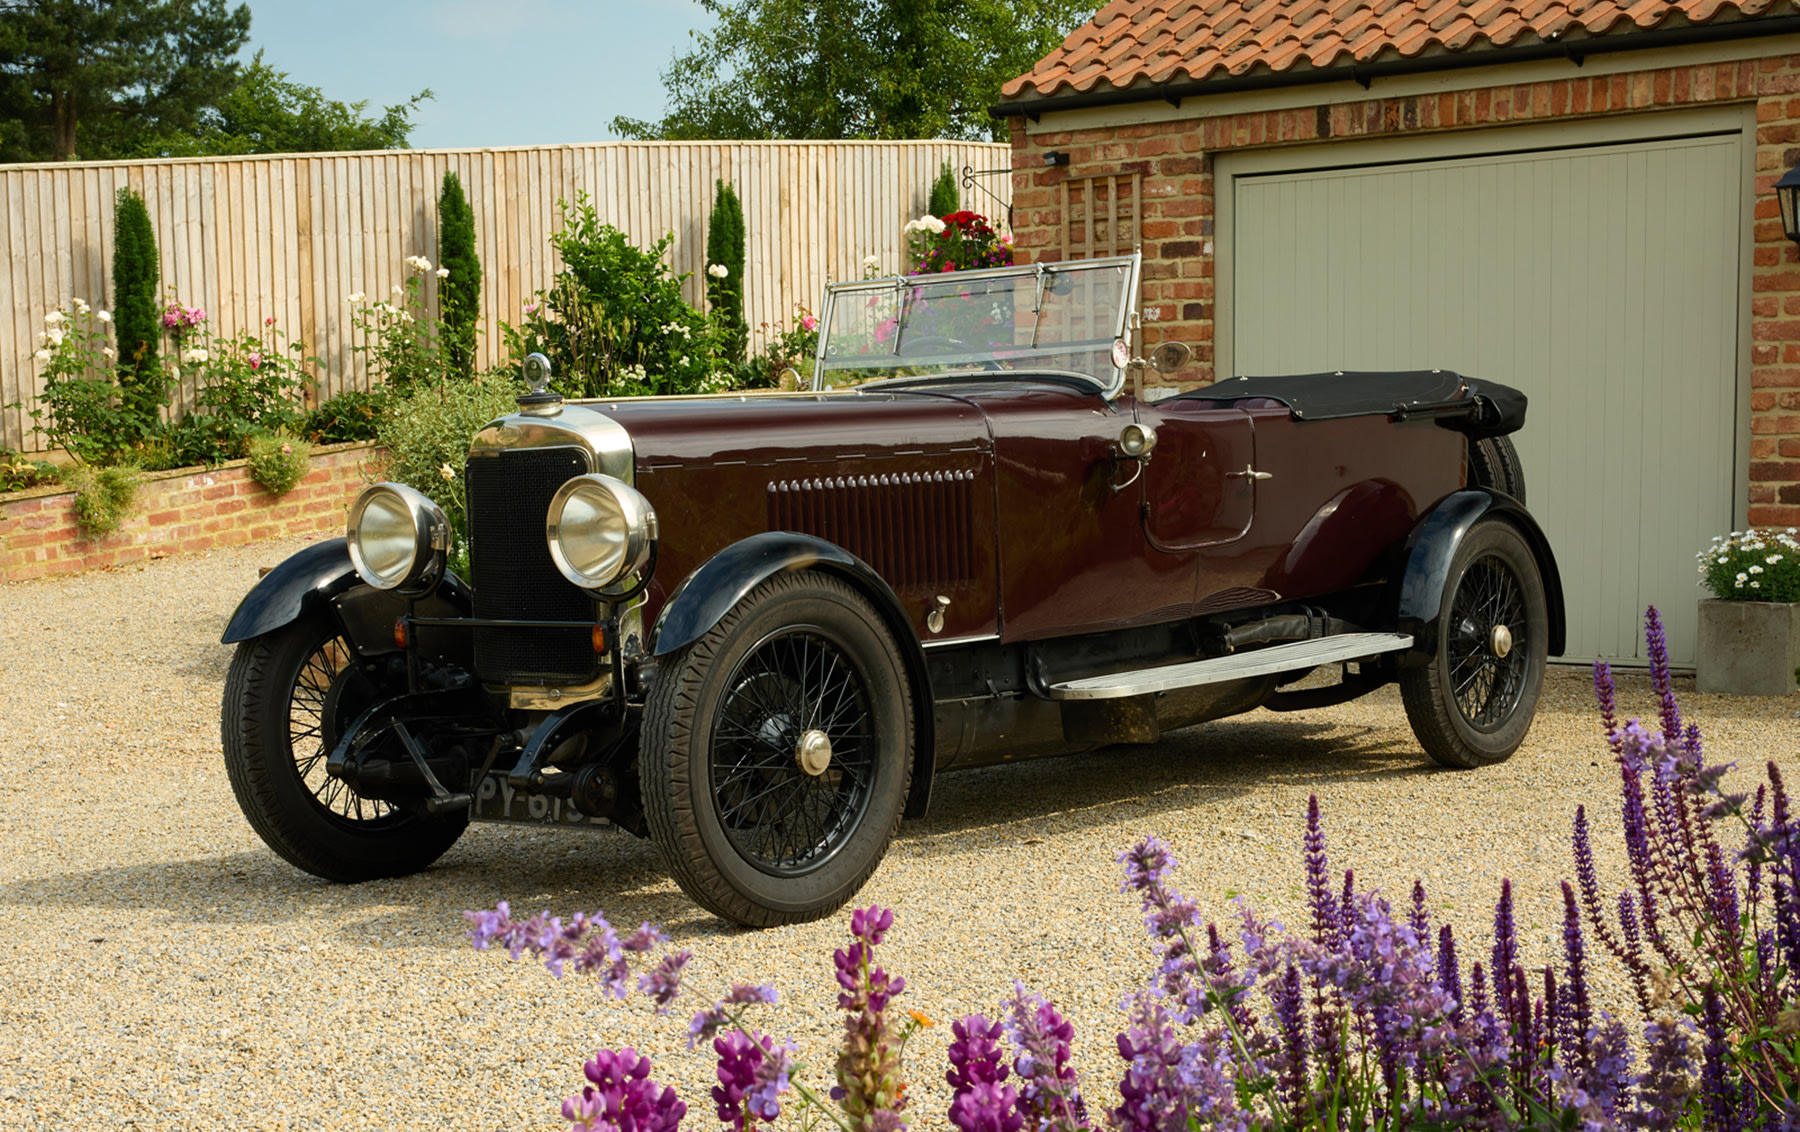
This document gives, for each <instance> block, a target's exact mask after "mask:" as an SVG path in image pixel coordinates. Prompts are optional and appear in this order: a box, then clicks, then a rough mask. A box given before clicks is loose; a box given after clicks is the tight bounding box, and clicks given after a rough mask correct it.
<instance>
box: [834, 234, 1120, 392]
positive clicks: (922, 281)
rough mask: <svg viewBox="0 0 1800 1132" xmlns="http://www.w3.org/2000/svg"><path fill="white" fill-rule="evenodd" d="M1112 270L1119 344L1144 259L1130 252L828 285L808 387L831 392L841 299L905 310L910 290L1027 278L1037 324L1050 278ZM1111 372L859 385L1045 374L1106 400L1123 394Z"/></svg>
mask: <svg viewBox="0 0 1800 1132" xmlns="http://www.w3.org/2000/svg"><path fill="white" fill-rule="evenodd" d="M1115 267H1122V268H1124V269H1125V282H1124V285H1123V294H1124V301H1123V302H1121V303H1120V304H1119V308H1118V311H1117V318H1116V321H1115V325H1114V326H1113V327H1112V337H1113V339H1114V340H1115V341H1120V340H1125V338H1126V334H1127V332H1128V331H1129V329H1131V328H1132V327H1133V326H1134V325H1135V323H1136V320H1137V301H1138V287H1139V284H1140V282H1141V275H1142V270H1143V257H1142V255H1141V254H1140V253H1138V252H1132V253H1131V254H1130V255H1122V256H1106V257H1101V258H1096V259H1077V260H1065V261H1058V262H1053V263H1032V264H1018V265H1014V266H1011V267H992V268H986V269H984V270H980V271H958V272H955V273H953V274H950V275H949V277H948V278H946V275H941V274H940V275H896V276H884V277H882V278H879V279H858V280H852V281H849V282H844V283H827V284H826V285H825V296H824V300H823V301H822V302H821V304H820V310H819V344H818V347H817V350H816V352H815V353H814V356H813V373H812V381H811V383H810V385H811V388H812V390H813V391H814V392H826V391H828V390H829V389H830V388H831V387H829V386H827V385H826V383H825V376H826V372H827V367H826V360H825V355H826V351H827V349H828V339H829V336H830V333H831V327H832V326H833V325H834V322H833V313H834V308H835V306H836V304H837V303H838V301H839V300H840V298H842V299H854V298H864V299H867V298H869V297H872V296H877V295H882V294H892V295H894V296H895V299H896V302H897V303H900V304H901V305H903V306H904V304H905V303H906V299H905V292H906V290H907V289H908V288H914V289H917V288H921V287H924V286H928V285H930V284H934V283H947V282H951V281H952V280H954V281H957V282H962V281H968V282H979V281H981V280H984V279H1031V280H1033V281H1034V285H1035V289H1036V297H1035V299H1034V305H1033V307H1032V314H1033V316H1034V317H1035V318H1036V319H1038V320H1039V321H1040V322H1041V320H1042V317H1043V311H1044V295H1045V293H1046V291H1047V289H1048V288H1049V285H1050V283H1051V281H1052V279H1053V278H1054V277H1055V276H1056V275H1059V274H1064V275H1066V274H1071V273H1074V272H1079V271H1099V270H1105V269H1107V268H1115ZM902 335H903V331H901V332H897V333H896V334H895V335H894V349H895V351H896V352H898V350H899V349H900V342H901V338H902ZM1034 337H1035V331H1034ZM1127 345H1129V342H1127ZM896 368H900V367H896ZM1111 369H1112V376H1111V379H1110V380H1101V379H1100V378H1099V377H1096V376H1095V375H1094V374H1091V373H1084V372H1082V371H1080V370H1068V369H1058V368H1054V367H1050V366H1038V367H1031V368H1025V369H1019V370H990V369H983V368H970V369H966V370H959V369H954V368H952V369H947V370H944V371H942V372H941V373H936V374H930V375H917V374H903V373H895V374H894V375H892V376H891V377H885V378H874V379H871V380H869V381H867V382H866V383H865V384H864V385H862V386H860V388H872V387H876V386H880V385H885V384H887V383H888V382H890V381H916V380H919V378H920V377H922V376H930V377H934V378H936V377H951V376H956V375H959V374H964V373H967V374H970V375H972V376H976V377H979V378H981V379H982V380H1008V379H1009V378H1012V377H1013V376H1014V375H1016V377H1017V378H1018V379H1023V380H1029V379H1030V378H1031V377H1032V376H1034V375H1039V374H1047V375H1055V376H1057V377H1073V378H1076V379H1078V380H1080V381H1082V382H1085V383H1086V384H1089V385H1091V386H1093V387H1094V388H1095V389H1096V390H1097V391H1098V392H1099V393H1100V395H1101V396H1103V397H1105V398H1106V399H1107V400H1109V401H1110V400H1112V399H1113V398H1115V397H1117V396H1118V395H1119V394H1120V393H1121V392H1123V391H1124V388H1125V377H1126V370H1125V367H1121V366H1112V367H1111Z"/></svg>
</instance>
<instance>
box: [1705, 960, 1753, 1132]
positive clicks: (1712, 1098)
mask: <svg viewBox="0 0 1800 1132" xmlns="http://www.w3.org/2000/svg"><path fill="white" fill-rule="evenodd" d="M1700 1028H1701V1032H1702V1033H1703V1034H1705V1036H1706V1044H1705V1046H1704V1047H1703V1048H1702V1050H1701V1055H1702V1063H1701V1069H1700V1096H1701V1100H1702V1103H1703V1104H1704V1105H1705V1106H1706V1115H1707V1119H1706V1128H1707V1130H1708V1132H1741V1130H1742V1128H1743V1122H1742V1120H1741V1119H1740V1114H1739V1111H1738V1096H1737V1087H1736V1085H1735V1083H1734V1082H1733V1081H1732V1080H1731V1078H1730V1076H1729V1071H1730V1070H1729V1065H1728V1061H1729V1058H1730V1056H1731V1047H1730V1044H1729V1042H1728V1040H1727V1036H1726V1029H1725V1009H1724V1005H1723V1003H1721V1002H1720V1001H1719V988H1718V986H1717V984H1715V983H1710V982H1709V983H1707V984H1706V989H1705V990H1704V991H1703V992H1702V993H1701V1000H1700Z"/></svg>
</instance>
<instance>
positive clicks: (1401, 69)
mask: <svg viewBox="0 0 1800 1132" xmlns="http://www.w3.org/2000/svg"><path fill="white" fill-rule="evenodd" d="M1795 33H1800V16H1775V17H1769V18H1764V19H1742V20H1726V21H1719V22H1714V23H1705V24H1682V25H1680V26H1678V27H1659V28H1652V29H1650V30H1648V31H1637V30H1633V31H1629V32H1615V33H1613V34H1610V35H1596V36H1579V37H1569V38H1562V39H1556V40H1549V41H1539V42H1535V43H1527V44H1520V45H1517V46H1511V47H1487V48H1479V49H1474V50H1467V49H1465V50H1462V51H1441V52H1436V53H1429V54H1423V55H1417V56H1413V57H1411V58H1397V59H1384V60H1377V61H1375V62H1371V63H1355V64H1352V65H1350V66H1346V67H1298V68H1294V69H1291V70H1285V71H1269V70H1261V71H1257V72H1255V73H1252V74H1244V75H1224V76H1221V77H1218V78H1207V79H1201V80H1199V81H1191V80H1190V81H1188V82H1164V83H1148V82H1146V83H1138V84H1136V85H1133V86H1129V87H1126V88H1124V89H1123V90H1119V89H1110V90H1093V91H1086V92H1079V91H1071V92H1069V93H1067V94H1052V95H1046V96H1042V97H1038V98H1026V99H1016V100H1014V101H1011V102H1001V103H997V104H995V105H993V106H990V107H988V113H989V114H990V115H992V116H993V117H995V118H1014V117H1025V118H1030V119H1031V120H1032V121H1034V122H1035V121H1037V120H1038V118H1039V117H1040V116H1042V115H1044V114H1049V113H1056V112H1058V111H1063V110H1086V109H1089V108H1092V107H1096V106H1121V105H1125V104H1128V103H1134V102H1168V103H1170V104H1172V105H1174V106H1177V107H1179V106H1180V105H1181V103H1182V100H1183V99H1186V98H1199V97H1202V96H1204V95H1213V94H1235V93H1239V92H1242V91H1257V90H1275V89H1279V88H1282V87H1295V86H1313V85H1317V84H1320V83H1341V82H1354V83H1358V84H1360V85H1361V86H1363V87H1364V88H1365V89H1366V88H1367V87H1368V86H1369V84H1370V83H1372V82H1373V81H1374V80H1376V79H1379V78H1391V77H1394V76H1397V75H1419V74H1427V73H1430V72H1434V71H1456V70H1463V69H1465V68H1470V67H1489V66H1498V65H1503V64H1507V63H1529V62H1534V61H1537V60H1542V59H1568V60H1570V61H1572V62H1574V63H1575V64H1576V65H1577V66H1579V65H1580V64H1581V61H1582V60H1583V59H1585V58H1587V57H1588V56H1590V55H1603V54H1611V53H1613V52H1618V51H1650V50H1654V49H1656V48H1660V47H1683V46H1687V45H1689V44H1697V43H1722V42H1725V41H1728V40H1734V39H1752V38H1758V37H1762V36H1775V35H1792V34H1795Z"/></svg>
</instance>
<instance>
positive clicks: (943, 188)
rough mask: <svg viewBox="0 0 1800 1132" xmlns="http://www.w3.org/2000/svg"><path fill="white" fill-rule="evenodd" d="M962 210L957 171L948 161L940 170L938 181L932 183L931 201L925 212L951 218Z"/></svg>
mask: <svg viewBox="0 0 1800 1132" xmlns="http://www.w3.org/2000/svg"><path fill="white" fill-rule="evenodd" d="M960 208H962V190H961V189H960V188H958V187H957V183H956V170H954V169H952V168H950V163H949V162H948V161H946V162H944V164H943V166H942V167H941V168H940V169H938V175H937V180H935V181H933V182H931V199H930V202H929V203H928V204H926V206H925V211H926V212H928V213H930V214H931V215H933V216H938V217H943V216H949V215H950V214H951V213H952V212H955V211H957V210H958V209H960Z"/></svg>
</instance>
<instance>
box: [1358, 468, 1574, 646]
mask: <svg viewBox="0 0 1800 1132" xmlns="http://www.w3.org/2000/svg"><path fill="white" fill-rule="evenodd" d="M1489 517H1492V518H1495V519H1499V520H1500V521H1502V522H1506V523H1510V524H1512V525H1513V527H1515V528H1517V530H1518V532H1519V534H1520V535H1521V536H1523V537H1524V539H1525V542H1526V544H1527V545H1528V546H1530V547H1531V553H1532V556H1533V557H1534V558H1536V559H1537V565H1538V573H1539V574H1540V575H1542V577H1543V580H1544V598H1545V604H1546V606H1547V607H1548V609H1547V612H1548V613H1549V616H1550V641H1549V655H1551V656H1560V655H1562V652H1563V648H1564V647H1565V646H1564V640H1565V634H1566V632H1567V622H1566V619H1565V616H1564V611H1563V591H1562V574H1561V573H1560V572H1558V570H1557V568H1556V555H1555V554H1554V553H1552V552H1551V550H1550V540H1549V539H1548V538H1547V537H1545V535H1544V531H1543V528H1541V527H1539V526H1538V524H1537V520H1536V519H1533V518H1532V517H1531V512H1529V511H1527V510H1525V505H1524V504H1522V503H1520V502H1519V501H1518V500H1516V499H1514V498H1513V497H1512V496H1510V495H1506V494H1504V493H1502V492H1498V491H1492V490H1489V489H1487V488H1469V489H1467V490H1464V491H1458V492H1454V493H1452V494H1450V495H1447V496H1445V497H1444V499H1443V501H1442V502H1440V503H1439V504H1438V505H1437V506H1436V507H1434V508H1432V509H1431V512H1430V513H1429V514H1427V515H1426V516H1425V517H1424V518H1422V519H1420V520H1419V522H1418V523H1417V525H1415V526H1414V527H1413V530H1412V534H1411V535H1409V536H1408V537H1407V540H1406V568H1405V570H1403V571H1402V572H1401V574H1400V577H1399V579H1398V581H1397V583H1396V588H1397V590H1398V593H1397V595H1396V598H1395V601H1394V604H1393V608H1394V610H1395V628H1396V630H1397V631H1398V632H1401V633H1410V634H1412V637H1413V647H1412V648H1411V649H1410V650H1408V651H1407V652H1406V653H1404V654H1402V658H1401V663H1403V664H1423V663H1428V662H1429V660H1430V658H1432V657H1434V656H1436V655H1437V641H1438V627H1439V624H1440V622H1441V619H1442V615H1443V609H1442V606H1443V598H1444V584H1445V582H1446V581H1447V580H1448V579H1449V576H1450V562H1451V560H1452V559H1453V558H1455V557H1456V549H1457V547H1459V546H1461V545H1462V540H1463V539H1464V538H1466V537H1468V534H1469V531H1470V530H1471V529H1473V528H1474V526H1475V524H1476V523H1477V522H1479V521H1480V520H1482V519H1484V518H1489Z"/></svg>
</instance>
